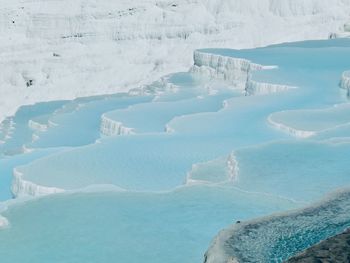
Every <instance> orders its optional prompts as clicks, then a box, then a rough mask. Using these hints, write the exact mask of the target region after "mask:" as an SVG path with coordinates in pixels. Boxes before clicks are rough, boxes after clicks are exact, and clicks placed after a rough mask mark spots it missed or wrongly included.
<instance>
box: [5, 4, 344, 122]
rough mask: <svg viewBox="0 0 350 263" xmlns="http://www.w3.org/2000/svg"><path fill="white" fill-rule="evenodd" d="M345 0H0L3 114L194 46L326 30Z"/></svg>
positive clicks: (117, 86)
mask: <svg viewBox="0 0 350 263" xmlns="http://www.w3.org/2000/svg"><path fill="white" fill-rule="evenodd" d="M349 13H350V1H349V0H333V1H332V4H330V3H329V1H325V0H323V1H320V0H307V1H302V0H298V1H295V0H280V1H276V0H238V1H231V0H212V1H207V0H175V1H168V0H135V1H128V0H120V1H109V0H100V1H96V0H50V1H49V0H37V1H22V0H13V1H5V0H1V10H0V58H1V60H0V61H1V62H0V72H1V74H0V83H1V85H0V105H1V106H0V121H2V120H3V119H4V118H5V117H6V116H9V115H12V114H13V113H14V112H15V111H16V109H17V108H18V107H19V106H21V105H28V104H33V103H35V102H40V101H49V100H58V99H73V98H76V97H81V96H91V95H96V94H107V93H116V92H122V91H127V90H130V89H131V88H135V87H138V86H140V85H142V84H147V83H150V82H152V81H153V80H156V79H158V78H159V77H160V76H163V75H166V74H168V73H171V72H177V71H183V70H187V69H188V68H189V67H190V66H191V64H192V61H191V54H192V53H193V51H194V50H195V49H199V48H210V47H227V48H248V47H257V46H264V45H268V44H275V43H280V42H286V41H297V40H306V39H321V38H323V39H325V38H327V37H328V35H329V33H330V32H336V31H337V30H338V29H339V28H341V26H343V25H344V23H346V22H347V21H349Z"/></svg>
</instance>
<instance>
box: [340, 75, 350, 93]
mask: <svg viewBox="0 0 350 263" xmlns="http://www.w3.org/2000/svg"><path fill="white" fill-rule="evenodd" d="M340 87H341V88H342V89H346V90H347V91H348V96H350V71H345V72H344V73H343V75H342V78H341V81H340Z"/></svg>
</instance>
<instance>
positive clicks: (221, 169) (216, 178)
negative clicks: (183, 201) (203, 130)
mask: <svg viewBox="0 0 350 263" xmlns="http://www.w3.org/2000/svg"><path fill="white" fill-rule="evenodd" d="M238 173H239V167H238V161H237V159H236V156H235V154H234V152H232V153H231V154H230V155H229V156H227V157H221V158H218V159H214V160H210V161H208V162H204V163H196V164H193V165H192V168H191V171H189V172H188V173H187V176H186V181H185V185H187V186H191V185H198V184H207V185H210V184H220V183H222V182H228V181H229V182H235V181H236V180H237V177H238Z"/></svg>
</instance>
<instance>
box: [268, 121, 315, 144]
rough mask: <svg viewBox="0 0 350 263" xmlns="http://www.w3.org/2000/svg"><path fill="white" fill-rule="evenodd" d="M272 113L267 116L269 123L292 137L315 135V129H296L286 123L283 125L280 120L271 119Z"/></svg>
mask: <svg viewBox="0 0 350 263" xmlns="http://www.w3.org/2000/svg"><path fill="white" fill-rule="evenodd" d="M272 116H273V115H270V116H269V117H268V119H267V120H268V122H269V124H270V125H272V126H273V127H275V128H276V129H278V130H281V131H283V132H285V133H288V134H290V135H292V136H294V137H297V138H304V139H305V138H309V137H312V136H314V135H316V132H315V131H307V130H302V129H296V128H293V127H291V126H288V125H285V124H283V123H281V122H277V121H275V120H274V119H273V117H272Z"/></svg>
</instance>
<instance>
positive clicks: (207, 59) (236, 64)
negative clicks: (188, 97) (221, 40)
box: [190, 50, 263, 88]
mask: <svg viewBox="0 0 350 263" xmlns="http://www.w3.org/2000/svg"><path fill="white" fill-rule="evenodd" d="M193 60H194V65H193V66H192V68H191V69H190V71H191V72H192V73H195V74H199V75H202V76H207V77H209V78H213V79H221V80H225V81H228V82H231V83H232V84H237V85H239V84H241V83H245V82H246V81H247V79H248V78H249V74H250V72H251V71H252V70H261V69H263V66H261V65H258V64H255V63H252V62H250V61H249V60H246V59H241V58H234V57H227V56H221V55H218V54H212V53H208V52H203V51H200V50H196V51H195V52H194V54H193ZM241 88H244V85H243V86H242V87H241Z"/></svg>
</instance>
